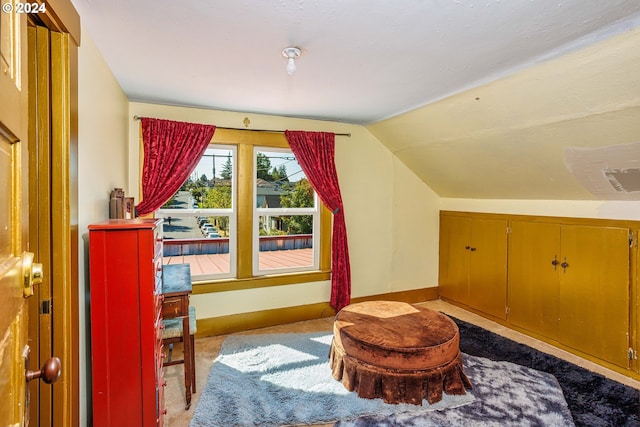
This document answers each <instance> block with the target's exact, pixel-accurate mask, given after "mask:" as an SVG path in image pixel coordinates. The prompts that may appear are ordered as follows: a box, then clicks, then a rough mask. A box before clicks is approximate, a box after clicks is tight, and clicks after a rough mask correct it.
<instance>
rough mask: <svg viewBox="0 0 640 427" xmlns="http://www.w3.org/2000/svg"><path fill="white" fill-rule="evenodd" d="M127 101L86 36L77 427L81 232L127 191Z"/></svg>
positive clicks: (81, 67) (82, 53) (83, 338)
mask: <svg viewBox="0 0 640 427" xmlns="http://www.w3.org/2000/svg"><path fill="white" fill-rule="evenodd" d="M128 108H129V101H128V100H127V98H126V97H125V95H124V93H123V92H122V90H121V89H120V86H119V85H118V83H117V82H116V80H115V78H114V77H113V75H112V73H111V71H110V70H109V68H108V67H107V65H106V64H105V62H104V60H103V59H102V56H101V55H100V53H99V52H98V50H97V48H96V46H95V45H94V44H93V41H92V40H91V38H90V37H89V35H88V34H87V33H86V32H85V31H83V32H82V46H81V47H80V49H79V50H78V206H79V208H78V224H79V238H80V241H79V242H78V252H79V253H78V264H79V265H78V271H79V272H80V273H79V275H80V277H79V286H80V289H79V301H80V302H81V303H80V309H79V312H80V322H79V323H80V400H81V405H80V425H87V421H86V419H87V410H88V408H87V395H88V394H89V393H90V392H91V390H90V388H89V384H88V374H89V373H90V371H91V361H90V360H89V359H88V357H89V346H88V344H87V342H88V341H87V334H88V332H89V331H88V327H89V323H88V317H89V311H88V310H89V308H88V306H87V305H85V304H84V303H83V302H84V301H86V300H87V299H88V292H89V284H88V275H89V271H88V258H87V257H88V254H87V247H86V245H87V226H88V225H89V224H91V223H93V222H96V221H101V220H103V219H105V218H107V217H108V216H109V205H108V200H109V193H110V191H111V189H113V188H114V187H123V188H125V187H126V185H127V175H128V173H129V171H128V164H127V136H128V134H127V132H128V126H127V120H126V117H127V110H128Z"/></svg>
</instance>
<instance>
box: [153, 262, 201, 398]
mask: <svg viewBox="0 0 640 427" xmlns="http://www.w3.org/2000/svg"><path fill="white" fill-rule="evenodd" d="M162 275H163V278H162V292H161V293H162V296H163V300H162V318H163V319H164V320H168V319H175V318H182V344H183V348H184V357H183V360H182V361H175V362H165V364H164V365H165V366H168V365H173V364H177V363H184V387H185V390H186V399H187V405H186V408H185V409H189V407H190V406H191V393H192V392H193V393H195V381H192V378H194V377H195V375H193V373H194V370H195V366H193V360H194V358H193V351H194V349H193V348H192V343H191V333H190V330H189V295H191V269H190V267H189V264H169V265H165V266H164V267H163V272H162Z"/></svg>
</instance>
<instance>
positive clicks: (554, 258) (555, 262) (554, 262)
mask: <svg viewBox="0 0 640 427" xmlns="http://www.w3.org/2000/svg"><path fill="white" fill-rule="evenodd" d="M558 264H560V261H558V257H557V256H554V257H553V261H551V265H553V271H555V270H556V268H558Z"/></svg>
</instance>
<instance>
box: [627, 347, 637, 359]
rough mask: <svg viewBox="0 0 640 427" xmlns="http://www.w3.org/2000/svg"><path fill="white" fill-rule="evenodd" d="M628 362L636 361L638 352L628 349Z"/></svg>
mask: <svg viewBox="0 0 640 427" xmlns="http://www.w3.org/2000/svg"><path fill="white" fill-rule="evenodd" d="M629 360H638V352H637V351H635V350H634V349H632V348H631V347H629Z"/></svg>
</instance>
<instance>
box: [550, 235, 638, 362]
mask: <svg viewBox="0 0 640 427" xmlns="http://www.w3.org/2000/svg"><path fill="white" fill-rule="evenodd" d="M561 239H562V259H561V260H560V261H561V262H563V263H566V264H565V267H564V268H562V270H561V271H560V273H559V274H560V294H559V296H560V298H559V301H560V305H559V315H560V316H559V317H560V320H559V341H560V342H562V343H563V344H566V345H568V346H570V347H572V348H575V349H577V350H580V351H583V352H585V353H587V354H590V355H592V356H595V357H597V358H599V359H602V360H605V361H608V362H611V363H613V364H615V365H617V366H620V367H623V368H627V367H628V366H629V359H628V349H629V347H630V346H629V344H630V343H629V326H630V324H629V291H630V288H629V230H628V229H626V228H615V227H592V226H578V225H576V226H573V225H564V226H562V236H561Z"/></svg>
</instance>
